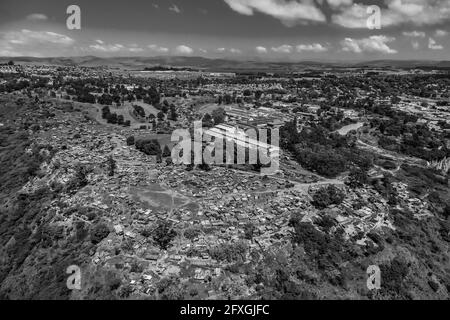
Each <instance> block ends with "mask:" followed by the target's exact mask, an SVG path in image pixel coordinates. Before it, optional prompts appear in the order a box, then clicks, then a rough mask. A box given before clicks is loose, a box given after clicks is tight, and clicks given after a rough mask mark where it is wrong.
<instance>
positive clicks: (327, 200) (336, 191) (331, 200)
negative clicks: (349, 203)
mask: <svg viewBox="0 0 450 320" xmlns="http://www.w3.org/2000/svg"><path fill="white" fill-rule="evenodd" d="M344 199H345V193H344V191H342V190H341V189H340V188H338V187H335V186H334V185H331V184H330V185H329V186H328V187H325V188H321V189H319V190H318V191H317V192H316V193H315V194H314V195H313V202H312V204H313V205H314V206H315V207H316V208H318V209H325V208H327V207H328V206H330V205H339V204H341V203H342V201H344Z"/></svg>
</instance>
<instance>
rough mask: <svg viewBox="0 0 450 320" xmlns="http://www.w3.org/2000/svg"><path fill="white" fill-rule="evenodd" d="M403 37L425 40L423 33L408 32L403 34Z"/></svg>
mask: <svg viewBox="0 0 450 320" xmlns="http://www.w3.org/2000/svg"><path fill="white" fill-rule="evenodd" d="M403 35H404V36H405V37H412V38H425V37H426V34H425V32H423V31H410V32H407V31H405V32H403Z"/></svg>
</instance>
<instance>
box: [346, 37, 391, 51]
mask: <svg viewBox="0 0 450 320" xmlns="http://www.w3.org/2000/svg"><path fill="white" fill-rule="evenodd" d="M394 40H395V38H392V37H386V36H383V35H380V36H371V37H369V38H363V39H352V38H345V39H344V40H342V41H341V46H342V50H343V51H346V52H354V53H363V52H369V53H383V54H395V53H397V50H394V49H391V48H390V47H389V46H388V45H387V43H389V42H392V41H394Z"/></svg>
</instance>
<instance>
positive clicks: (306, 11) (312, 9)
mask: <svg viewBox="0 0 450 320" xmlns="http://www.w3.org/2000/svg"><path fill="white" fill-rule="evenodd" d="M224 1H225V2H226V3H227V4H228V6H229V7H230V8H231V9H232V10H234V11H236V12H238V13H240V14H242V15H246V16H252V15H253V14H254V13H255V12H260V13H263V14H266V15H269V16H272V17H274V18H276V19H279V20H281V21H282V22H283V23H284V24H285V25H287V26H293V25H295V24H297V23H307V22H311V21H313V22H325V21H326V17H325V15H324V14H323V13H322V11H321V10H320V9H318V8H317V7H316V6H315V5H314V2H313V1H312V0H224Z"/></svg>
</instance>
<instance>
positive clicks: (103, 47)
mask: <svg viewBox="0 0 450 320" xmlns="http://www.w3.org/2000/svg"><path fill="white" fill-rule="evenodd" d="M100 41H101V40H100ZM102 42H103V41H102ZM89 48H90V49H92V50H95V51H100V52H118V51H120V50H123V49H125V46H124V45H122V44H120V43H116V44H104V43H102V44H101V43H98V42H97V43H96V44H92V45H90V46H89Z"/></svg>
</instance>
